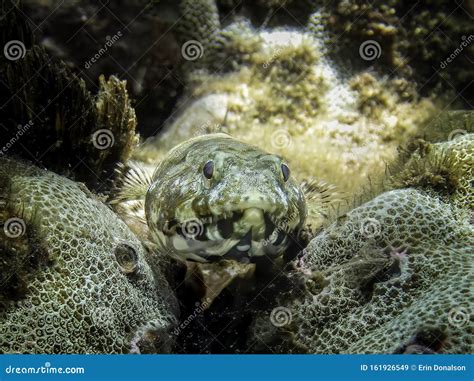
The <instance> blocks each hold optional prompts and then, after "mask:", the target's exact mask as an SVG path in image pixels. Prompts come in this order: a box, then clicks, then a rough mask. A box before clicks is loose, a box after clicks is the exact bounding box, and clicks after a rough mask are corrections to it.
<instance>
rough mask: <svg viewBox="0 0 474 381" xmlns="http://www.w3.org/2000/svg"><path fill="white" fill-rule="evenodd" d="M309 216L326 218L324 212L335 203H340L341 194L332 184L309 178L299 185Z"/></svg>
mask: <svg viewBox="0 0 474 381" xmlns="http://www.w3.org/2000/svg"><path fill="white" fill-rule="evenodd" d="M301 189H302V190H303V193H304V196H305V199H306V203H307V205H308V211H309V213H310V215H314V214H319V215H321V216H323V217H327V214H326V211H327V210H328V208H329V207H330V205H332V204H333V203H335V202H339V201H342V200H343V199H342V198H341V194H340V193H339V192H338V191H337V188H336V186H335V185H333V184H329V183H327V182H326V181H324V180H318V179H315V178H309V179H306V180H304V181H303V182H302V183H301Z"/></svg>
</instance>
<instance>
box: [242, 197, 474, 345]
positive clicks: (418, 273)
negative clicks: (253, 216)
mask: <svg viewBox="0 0 474 381" xmlns="http://www.w3.org/2000/svg"><path fill="white" fill-rule="evenodd" d="M473 233H474V229H473V225H472V222H471V221H470V215H469V214H468V213H466V211H465V210H461V209H457V208H456V207H453V206H452V205H450V204H448V203H445V202H444V201H442V200H441V199H440V198H437V197H436V196H434V195H433V194H431V193H428V192H424V191H420V190H415V189H403V190H393V191H389V192H386V193H383V194H381V195H380V196H378V197H376V198H375V199H373V200H372V201H370V202H368V203H366V204H363V205H362V206H360V207H358V208H356V209H354V210H352V211H350V212H349V213H347V214H346V215H344V216H342V217H340V218H339V220H338V221H336V222H335V223H333V224H332V225H331V226H330V227H329V228H328V229H326V230H324V231H322V232H321V233H320V234H319V235H317V236H316V237H315V238H314V239H313V240H312V241H311V242H310V244H309V246H308V247H307V249H306V250H305V253H306V255H305V256H303V257H302V258H301V259H300V261H299V262H298V264H297V265H296V270H295V273H294V274H293V275H295V274H298V273H300V276H301V277H302V279H304V281H303V284H304V286H302V288H301V290H300V291H301V292H298V291H294V292H293V294H292V297H291V299H289V298H288V295H287V296H286V297H281V298H280V300H279V301H278V302H277V304H276V305H279V307H276V308H275V309H274V310H273V313H270V311H268V313H267V314H262V315H261V316H260V317H259V318H258V319H257V320H256V323H255V324H254V327H253V339H252V344H251V346H252V348H251V350H253V351H268V346H271V345H273V347H272V350H274V351H277V352H296V351H298V352H302V351H303V352H311V353H413V352H417V353H419V352H423V353H432V352H438V353H470V352H472V351H473V347H472V344H473V336H472V328H473V324H472V319H473V315H472V307H473V303H474V297H473V294H472V284H473V280H474V279H473V271H472V252H473V245H474V235H473ZM295 276H298V275H295ZM295 293H297V295H295ZM275 311H278V312H279V315H280V319H276V317H278V316H279V315H278V314H275V313H274V312H275ZM281 315H283V317H285V319H281ZM275 319H276V320H275ZM272 322H273V324H272ZM262 343H264V344H265V345H262ZM275 343H277V344H275ZM267 345H268V346H267Z"/></svg>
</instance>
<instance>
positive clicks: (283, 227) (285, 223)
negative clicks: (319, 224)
mask: <svg viewBox="0 0 474 381" xmlns="http://www.w3.org/2000/svg"><path fill="white" fill-rule="evenodd" d="M295 216H296V213H295V212H291V213H290V215H289V216H287V217H284V218H283V219H282V220H281V221H279V222H278V223H277V225H276V228H275V230H274V231H273V232H272V233H271V234H270V236H269V237H268V238H266V239H264V240H263V241H262V246H268V245H273V244H275V242H277V240H278V236H279V235H280V233H282V234H288V231H289V230H290V221H292V220H293V219H294V218H295Z"/></svg>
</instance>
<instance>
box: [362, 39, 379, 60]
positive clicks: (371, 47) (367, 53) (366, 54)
mask: <svg viewBox="0 0 474 381" xmlns="http://www.w3.org/2000/svg"><path fill="white" fill-rule="evenodd" d="M359 55H360V57H361V58H362V59H363V60H365V61H373V60H375V59H377V58H380V56H381V55H382V47H381V46H380V44H379V43H378V42H377V41H375V40H367V41H364V42H363V43H362V44H360V46H359Z"/></svg>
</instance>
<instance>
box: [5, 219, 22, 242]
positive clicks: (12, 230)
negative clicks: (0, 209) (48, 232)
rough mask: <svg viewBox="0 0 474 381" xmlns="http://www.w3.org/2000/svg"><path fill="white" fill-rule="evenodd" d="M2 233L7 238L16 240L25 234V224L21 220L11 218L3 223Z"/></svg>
mask: <svg viewBox="0 0 474 381" xmlns="http://www.w3.org/2000/svg"><path fill="white" fill-rule="evenodd" d="M3 232H4V233H5V235H6V236H7V237H8V238H18V237H21V236H22V235H23V234H25V233H26V224H25V221H23V220H22V219H21V218H18V217H12V218H9V219H8V220H6V221H5V224H4V225H3Z"/></svg>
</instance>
